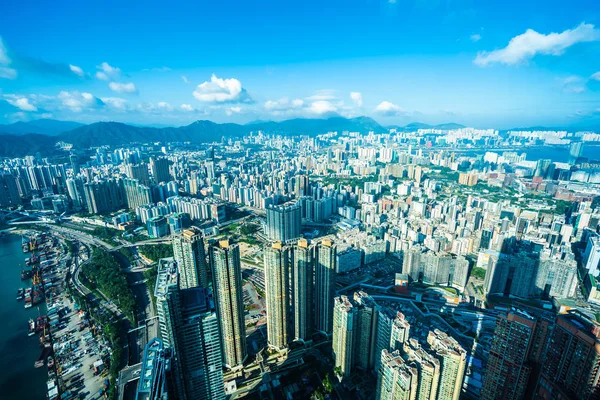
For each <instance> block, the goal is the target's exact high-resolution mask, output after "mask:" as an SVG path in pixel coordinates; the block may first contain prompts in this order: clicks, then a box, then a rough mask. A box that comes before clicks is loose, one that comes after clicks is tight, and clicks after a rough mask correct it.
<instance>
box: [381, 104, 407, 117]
mask: <svg viewBox="0 0 600 400" xmlns="http://www.w3.org/2000/svg"><path fill="white" fill-rule="evenodd" d="M374 111H375V112H376V113H378V114H381V115H384V116H388V117H390V116H397V115H403V114H406V111H405V110H404V109H403V108H402V107H400V106H397V105H396V104H394V103H390V102H389V101H382V102H381V103H379V104H378V105H377V107H375V110H374Z"/></svg>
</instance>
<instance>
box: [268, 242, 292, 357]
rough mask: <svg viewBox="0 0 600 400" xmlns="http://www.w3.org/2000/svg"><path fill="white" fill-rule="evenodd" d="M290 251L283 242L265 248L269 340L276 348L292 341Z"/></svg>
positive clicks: (280, 347)
mask: <svg viewBox="0 0 600 400" xmlns="http://www.w3.org/2000/svg"><path fill="white" fill-rule="evenodd" d="M289 253H290V249H289V248H288V247H284V246H282V245H281V242H274V243H273V244H271V245H267V246H266V247H265V250H264V262H265V264H264V266H265V291H266V298H267V340H268V342H269V346H272V347H275V348H276V349H282V348H284V347H286V346H287V344H288V342H289V341H290V337H289V318H288V317H289V308H290V307H289V281H290V280H289Z"/></svg>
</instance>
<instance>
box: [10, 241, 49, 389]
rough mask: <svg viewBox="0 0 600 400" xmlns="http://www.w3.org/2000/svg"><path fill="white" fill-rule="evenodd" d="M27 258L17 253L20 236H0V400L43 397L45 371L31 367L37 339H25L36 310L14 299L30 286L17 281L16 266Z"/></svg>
mask: <svg viewBox="0 0 600 400" xmlns="http://www.w3.org/2000/svg"><path fill="white" fill-rule="evenodd" d="M29 255H30V253H27V254H25V253H23V251H22V250H21V237H20V236H18V235H3V236H0V351H1V354H2V356H1V357H0V370H1V371H2V372H1V373H0V399H11V400H31V399H45V398H46V381H47V379H48V370H47V368H46V367H42V368H39V369H36V368H34V367H33V364H34V362H35V361H36V360H37V358H38V356H39V354H40V350H41V348H40V346H39V337H38V335H34V336H31V337H30V336H27V332H28V329H27V324H28V321H29V319H30V318H34V319H35V318H36V317H37V316H38V308H37V307H32V308H29V309H27V310H26V309H25V308H24V307H23V305H24V301H23V300H16V297H17V290H18V289H19V288H21V287H22V288H26V287H28V286H31V280H27V281H22V280H21V267H20V266H24V264H25V262H24V261H25V258H26V257H28V256H29ZM42 304H43V303H42ZM42 304H40V306H42ZM42 311H44V310H42Z"/></svg>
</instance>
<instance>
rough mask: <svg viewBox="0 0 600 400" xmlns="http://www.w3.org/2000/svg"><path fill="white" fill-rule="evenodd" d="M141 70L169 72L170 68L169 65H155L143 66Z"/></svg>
mask: <svg viewBox="0 0 600 400" xmlns="http://www.w3.org/2000/svg"><path fill="white" fill-rule="evenodd" d="M142 71H144V72H148V71H150V72H169V71H171V68H169V67H155V68H144V69H143V70H142Z"/></svg>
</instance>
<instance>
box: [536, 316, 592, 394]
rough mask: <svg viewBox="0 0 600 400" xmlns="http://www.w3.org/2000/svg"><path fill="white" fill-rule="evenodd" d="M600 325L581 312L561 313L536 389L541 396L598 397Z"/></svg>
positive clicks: (549, 342) (549, 343)
mask: <svg viewBox="0 0 600 400" xmlns="http://www.w3.org/2000/svg"><path fill="white" fill-rule="evenodd" d="M599 394H600V324H598V323H597V322H596V321H592V320H591V319H589V318H587V317H586V316H584V315H582V314H579V313H576V312H575V313H571V314H565V315H559V316H558V318H557V319H556V325H555V327H554V331H553V332H552V334H551V338H550V340H549V341H548V349H547V351H546V357H545V359H544V362H543V363H542V373H541V376H540V379H539V382H538V385H537V388H536V396H537V397H536V398H539V399H581V400H588V399H597V398H598V396H599Z"/></svg>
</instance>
